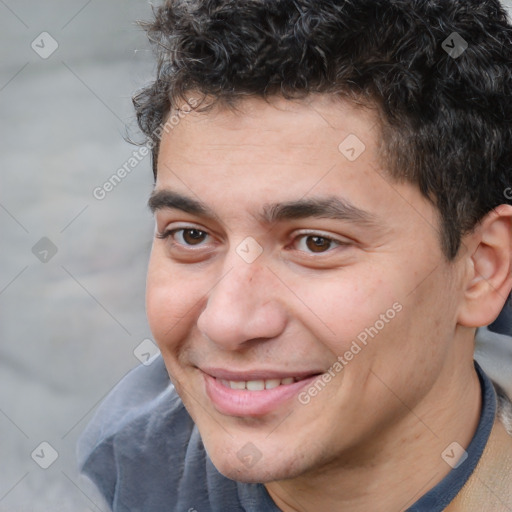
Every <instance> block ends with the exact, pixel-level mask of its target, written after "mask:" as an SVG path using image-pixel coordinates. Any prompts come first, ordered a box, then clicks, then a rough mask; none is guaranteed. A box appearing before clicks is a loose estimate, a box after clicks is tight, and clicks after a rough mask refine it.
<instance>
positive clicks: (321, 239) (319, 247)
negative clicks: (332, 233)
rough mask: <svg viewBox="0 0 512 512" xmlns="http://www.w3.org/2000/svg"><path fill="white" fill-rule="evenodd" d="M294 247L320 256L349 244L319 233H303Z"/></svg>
mask: <svg viewBox="0 0 512 512" xmlns="http://www.w3.org/2000/svg"><path fill="white" fill-rule="evenodd" d="M294 245H295V246H297V247H298V250H300V251H304V252H309V253H314V254H319V253H326V252H329V251H330V250H331V249H332V248H333V247H338V246H342V245H348V243H344V242H342V241H339V240H334V239H333V238H329V237H327V236H323V235H320V234H318V233H303V234H300V235H299V236H297V237H296V238H295V240H294Z"/></svg>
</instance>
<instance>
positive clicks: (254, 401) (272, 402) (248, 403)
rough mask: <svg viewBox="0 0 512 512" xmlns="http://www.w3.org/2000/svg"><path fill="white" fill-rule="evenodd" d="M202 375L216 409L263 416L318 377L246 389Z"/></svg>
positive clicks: (240, 414)
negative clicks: (230, 386) (236, 387)
mask: <svg viewBox="0 0 512 512" xmlns="http://www.w3.org/2000/svg"><path fill="white" fill-rule="evenodd" d="M203 375H204V379H205V386H206V394H207V395H208V397H209V398H210V400H211V401H212V402H213V405H214V406H215V408H216V409H217V411H219V412H220V413H222V414H227V415H229V416H263V415H265V414H268V413H270V412H273V411H275V410H276V409H277V408H278V407H279V406H281V405H282V404H283V403H284V402H286V401H287V400H290V399H291V398H293V397H294V396H296V395H297V394H298V393H299V391H300V390H301V389H302V388H303V387H305V386H308V385H310V384H311V383H313V382H314V381H315V380H316V379H318V377H319V376H318V375H313V376H312V377H308V378H307V379H304V380H299V381H298V382H294V383H293V384H284V385H280V386H277V387H276V388H273V389H264V390H261V391H247V390H240V389H231V388H227V387H226V386H224V385H223V384H221V383H220V382H219V381H218V380H217V379H215V378H214V377H212V376H211V375H208V374H206V373H203Z"/></svg>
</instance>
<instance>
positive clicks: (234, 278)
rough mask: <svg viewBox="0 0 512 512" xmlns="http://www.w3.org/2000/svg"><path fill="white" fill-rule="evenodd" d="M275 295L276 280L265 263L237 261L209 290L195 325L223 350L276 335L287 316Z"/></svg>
mask: <svg viewBox="0 0 512 512" xmlns="http://www.w3.org/2000/svg"><path fill="white" fill-rule="evenodd" d="M281 291H282V290H281ZM278 295H279V289H278V281H277V279H276V278H275V276H274V275H273V274H272V272H270V271H269V269H267V268H266V267H265V266H264V265H261V264H257V263H256V262H253V263H251V264H247V263H246V262H244V261H241V262H236V263H235V264H234V265H233V266H231V268H230V269H228V271H227V272H226V273H225V274H224V277H222V278H221V279H220V281H219V282H218V283H217V285H216V286H215V287H214V288H213V289H212V290H211V292H210V294H209V296H208V298H207V302H206V305H205V307H204V309H203V311H202V312H201V314H200V315H199V318H198V320H197V327H198V329H199V330H200V331H201V332H202V333H203V334H204V335H205V336H207V337H208V338H209V339H210V341H211V342H213V343H215V344H216V345H218V346H219V347H220V348H222V349H224V350H241V349H243V347H244V346H247V342H249V341H254V340H259V341H261V340H262V339H271V338H275V337H277V336H279V334H281V333H282V332H283V330H284V328H285V325H286V318H287V315H286V312H285V308H284V306H283V304H282V303H281V302H280V301H279V300H278Z"/></svg>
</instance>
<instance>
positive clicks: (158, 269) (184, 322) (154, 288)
mask: <svg viewBox="0 0 512 512" xmlns="http://www.w3.org/2000/svg"><path fill="white" fill-rule="evenodd" d="M187 274H188V273H187V272H183V271H181V270H180V269H177V268H175V267H172V266H170V265H168V264H166V262H165V259H164V258H162V257H159V256H158V255H155V254H152V255H151V259H150V262H149V267H148V276H147V282H146V313H147V318H148V322H149V326H150V328H151V332H152V333H153V336H154V338H155V341H156V342H157V344H158V346H159V347H160V349H161V350H162V351H164V350H163V349H164V346H165V347H170V346H173V345H175V344H177V343H178V342H179V340H180V339H182V338H183V336H184V335H185V333H186V332H187V330H189V329H190V325H189V324H190V318H192V317H193V312H194V309H195V308H196V307H200V306H201V296H202V294H204V291H203V289H202V287H201V286H200V283H198V282H197V280H196V281H194V279H193V278H189V276H188V275H187Z"/></svg>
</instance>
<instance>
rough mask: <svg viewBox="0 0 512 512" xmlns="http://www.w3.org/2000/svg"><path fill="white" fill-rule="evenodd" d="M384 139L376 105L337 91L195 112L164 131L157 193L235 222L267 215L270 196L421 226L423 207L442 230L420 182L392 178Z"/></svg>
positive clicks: (425, 214) (279, 200)
mask: <svg viewBox="0 0 512 512" xmlns="http://www.w3.org/2000/svg"><path fill="white" fill-rule="evenodd" d="M381 139H382V137H381V133H380V124H379V118H378V116H377V112H376V110H371V109H367V108H360V107H356V106H354V105H353V104H351V103H348V102H346V101H342V100H340V99H339V98H336V97H333V96H327V95H318V96H316V97H313V96H310V97H308V98H306V99H304V100H300V101H288V100H283V99H277V98H274V99H272V100H271V101H269V102H267V101H264V100H262V99H250V100H249V99H248V100H244V101H243V102H241V103H240V104H238V105H237V106H236V108H234V109H232V108H226V107H222V106H215V107H213V108H212V109H210V110H207V111H204V112H194V111H192V112H190V113H188V114H186V115H183V116H182V117H181V118H180V120H179V122H178V123H174V125H173V127H172V129H170V130H168V131H167V132H164V134H163V137H162V143H161V147H160V154H159V159H158V175H157V181H156V186H155V192H156V193H158V192H159V191H162V190H168V191H173V192H177V193H179V194H181V195H182V196H187V197H188V198H194V199H195V200H196V201H197V202H200V203H202V205H204V206H205V207H207V208H208V209H209V210H210V211H211V212H213V213H214V214H215V216H217V217H221V218H230V219H231V220H232V221H233V222H235V220H236V222H238V221H239V220H240V219H243V218H244V217H247V216H248V214H249V215H250V216H251V217H252V218H253V219H258V218H261V214H264V213H265V211H264V210H265V208H266V205H269V204H270V205H277V204H285V203H290V202H297V201H299V200H303V199H308V198H315V199H320V200H323V199H333V198H334V199H335V198H338V199H339V200H341V201H342V202H345V204H348V205H349V207H355V208H357V209H358V210H360V211H362V212H366V213H367V214H368V215H369V216H370V217H372V218H373V219H377V220H378V219H379V218H380V219H386V218H391V217H392V216H393V215H395V216H399V217H401V221H402V222H404V221H405V222H407V223H409V224H410V225H411V226H413V225H414V224H415V222H416V221H417V220H418V219H417V218H414V217H418V216H419V217H420V221H421V222H420V224H425V219H427V226H426V227H427V228H428V229H432V227H433V226H436V225H437V220H438V219H437V215H436V213H435V212H433V211H432V209H431V205H430V204H429V203H427V202H426V200H425V198H423V197H422V196H421V194H420V192H419V189H418V188H417V187H416V186H413V185H411V184H408V183H396V182H395V181H394V180H393V179H392V178H391V177H390V175H389V173H388V172H387V170H386V163H385V162H384V161H383V159H382V157H381ZM151 206H152V207H153V206H155V205H151ZM267 213H268V211H267ZM411 214H412V217H411ZM421 227H425V226H423V225H422V226H421Z"/></svg>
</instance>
